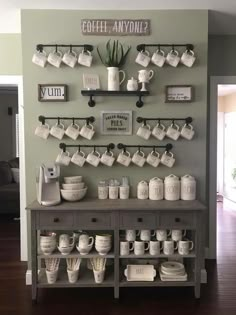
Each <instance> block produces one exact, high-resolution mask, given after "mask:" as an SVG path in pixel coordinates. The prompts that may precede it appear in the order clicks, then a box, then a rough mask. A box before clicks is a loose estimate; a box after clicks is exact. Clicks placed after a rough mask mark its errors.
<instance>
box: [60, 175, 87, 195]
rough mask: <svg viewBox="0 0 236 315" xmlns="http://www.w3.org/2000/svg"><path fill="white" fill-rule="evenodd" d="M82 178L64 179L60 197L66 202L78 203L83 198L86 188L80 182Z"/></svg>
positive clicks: (70, 177) (71, 177)
mask: <svg viewBox="0 0 236 315" xmlns="http://www.w3.org/2000/svg"><path fill="white" fill-rule="evenodd" d="M82 180H83V177H82V176H69V177H64V183H63V184H62V189H61V196H62V198H63V199H65V200H67V201H78V200H81V199H83V198H84V196H85V195H86V192H87V189H88V188H87V187H85V183H84V182H83V181H82Z"/></svg>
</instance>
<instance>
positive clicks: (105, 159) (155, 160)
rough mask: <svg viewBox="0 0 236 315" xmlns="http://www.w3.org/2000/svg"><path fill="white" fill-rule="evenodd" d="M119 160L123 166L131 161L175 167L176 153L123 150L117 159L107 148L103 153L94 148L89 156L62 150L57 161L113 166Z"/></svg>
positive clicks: (64, 163)
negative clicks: (146, 153) (71, 153)
mask: <svg viewBox="0 0 236 315" xmlns="http://www.w3.org/2000/svg"><path fill="white" fill-rule="evenodd" d="M115 161H116V162H117V163H119V164H121V165H123V166H126V167H128V166H130V164H131V162H132V163H133V164H135V165H137V166H139V167H143V166H144V164H145V163H147V164H149V165H151V166H153V167H157V166H158V165H159V164H162V165H165V166H167V167H173V166H174V163H175V158H174V154H173V153H172V152H170V151H165V152H164V153H163V154H162V155H161V154H160V153H158V152H157V151H156V150H153V151H151V152H150V153H149V154H148V155H147V157H145V153H144V152H143V151H141V150H138V151H137V152H135V153H134V154H133V156H132V157H131V154H130V152H128V151H127V150H122V152H121V153H119V155H118V157H117V159H116V157H115V156H114V153H113V152H112V151H111V150H106V151H105V152H104V153H103V154H102V155H101V154H100V153H99V152H98V151H96V150H95V149H93V151H92V152H90V153H89V154H88V155H87V157H86V154H85V152H83V151H81V150H77V151H76V152H75V153H74V154H73V155H72V157H71V156H70V153H69V152H68V151H64V150H62V151H61V152H60V153H59V154H58V156H57V158H56V163H57V164H60V165H64V166H68V165H69V164H70V162H72V163H73V164H75V165H77V166H79V167H83V166H84V164H85V163H88V164H90V165H92V166H94V167H97V166H98V165H99V164H100V163H102V164H103V165H106V166H109V167H111V166H113V164H114V162H115Z"/></svg>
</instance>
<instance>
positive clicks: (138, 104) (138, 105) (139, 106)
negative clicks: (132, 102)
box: [136, 95, 143, 108]
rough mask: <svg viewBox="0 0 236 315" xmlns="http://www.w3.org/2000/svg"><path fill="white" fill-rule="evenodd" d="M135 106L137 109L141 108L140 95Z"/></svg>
mask: <svg viewBox="0 0 236 315" xmlns="http://www.w3.org/2000/svg"><path fill="white" fill-rule="evenodd" d="M136 106H137V107H138V108H141V107H143V101H142V96H141V95H139V98H138V101H137V102H136Z"/></svg>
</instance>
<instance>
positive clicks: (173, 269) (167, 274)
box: [159, 261, 187, 281]
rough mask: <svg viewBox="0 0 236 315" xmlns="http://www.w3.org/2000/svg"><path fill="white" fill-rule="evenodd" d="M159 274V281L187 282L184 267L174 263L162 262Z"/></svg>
mask: <svg viewBox="0 0 236 315" xmlns="http://www.w3.org/2000/svg"><path fill="white" fill-rule="evenodd" d="M159 273H160V278H161V281H187V273H186V271H185V267H184V265H183V264H181V263H179V262H176V261H166V262H163V263H162V264H161V266H160V268H159Z"/></svg>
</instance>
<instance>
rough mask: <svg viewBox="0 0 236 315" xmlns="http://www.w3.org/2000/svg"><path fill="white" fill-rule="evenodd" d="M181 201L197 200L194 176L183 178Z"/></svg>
mask: <svg viewBox="0 0 236 315" xmlns="http://www.w3.org/2000/svg"><path fill="white" fill-rule="evenodd" d="M181 199H182V200H195V199H196V180H195V178H194V177H193V176H190V175H184V176H183V177H181Z"/></svg>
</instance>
